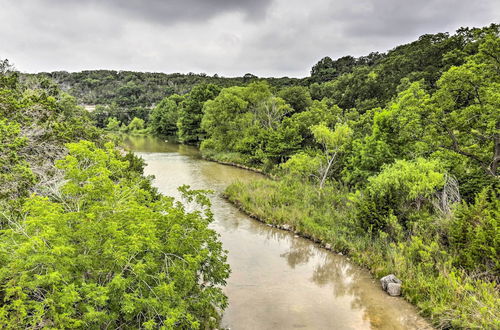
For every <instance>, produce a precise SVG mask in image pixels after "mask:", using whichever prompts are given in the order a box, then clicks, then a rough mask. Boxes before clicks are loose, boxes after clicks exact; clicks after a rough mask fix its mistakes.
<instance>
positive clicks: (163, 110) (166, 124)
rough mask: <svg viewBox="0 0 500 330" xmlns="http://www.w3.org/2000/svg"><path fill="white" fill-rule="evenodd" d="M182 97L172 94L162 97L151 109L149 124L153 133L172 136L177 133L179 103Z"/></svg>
mask: <svg viewBox="0 0 500 330" xmlns="http://www.w3.org/2000/svg"><path fill="white" fill-rule="evenodd" d="M182 100H183V97H182V96H179V95H172V96H169V97H166V98H164V99H163V100H162V101H161V102H160V103H158V105H157V106H156V107H154V109H153V110H152V111H151V115H150V123H149V126H150V127H151V129H152V130H153V132H154V133H155V134H158V135H165V136H173V135H176V134H177V122H178V120H179V104H180V103H181V102H182Z"/></svg>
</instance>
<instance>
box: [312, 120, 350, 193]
mask: <svg viewBox="0 0 500 330" xmlns="http://www.w3.org/2000/svg"><path fill="white" fill-rule="evenodd" d="M311 131H312V133H313V135H314V139H315V140H316V142H317V143H319V144H320V145H321V146H322V147H323V152H324V155H325V158H326V160H327V163H326V165H325V166H324V167H323V168H322V170H321V172H322V174H321V181H320V183H319V188H320V189H322V188H323V185H324V184H325V181H326V178H327V176H328V173H329V172H330V169H331V167H332V165H333V164H334V162H335V160H336V158H337V156H338V155H339V153H340V152H342V151H343V150H344V147H345V145H346V144H347V143H348V142H349V140H350V138H351V135H352V131H351V129H350V128H349V126H348V125H346V124H337V125H335V129H334V130H333V131H331V130H330V129H329V128H328V127H326V126H325V125H323V124H319V125H315V126H312V127H311Z"/></svg>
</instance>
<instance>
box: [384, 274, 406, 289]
mask: <svg viewBox="0 0 500 330" xmlns="http://www.w3.org/2000/svg"><path fill="white" fill-rule="evenodd" d="M380 283H381V284H382V289H383V290H384V291H387V287H388V284H389V283H397V284H399V285H400V286H401V283H402V282H401V281H400V280H399V279H398V278H397V277H396V276H395V275H394V274H390V275H387V276H384V277H382V278H381V279H380Z"/></svg>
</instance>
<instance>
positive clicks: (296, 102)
mask: <svg viewBox="0 0 500 330" xmlns="http://www.w3.org/2000/svg"><path fill="white" fill-rule="evenodd" d="M278 96H279V97H281V98H282V99H283V100H285V102H286V103H288V104H289V105H290V106H291V107H292V109H293V110H294V112H302V111H306V110H307V109H308V108H309V107H310V106H311V105H312V99H311V95H310V94H309V90H308V88H307V87H304V86H291V87H286V88H283V89H282V90H280V91H279V93H278Z"/></svg>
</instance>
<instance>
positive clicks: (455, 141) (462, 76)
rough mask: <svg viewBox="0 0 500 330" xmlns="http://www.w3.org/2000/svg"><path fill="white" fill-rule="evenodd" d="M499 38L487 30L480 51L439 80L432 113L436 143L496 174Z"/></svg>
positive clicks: (499, 116)
mask: <svg viewBox="0 0 500 330" xmlns="http://www.w3.org/2000/svg"><path fill="white" fill-rule="evenodd" d="M499 54H500V38H499V37H498V36H497V35H493V34H488V35H487V36H486V37H485V39H484V41H482V42H481V44H480V46H479V53H478V54H477V55H474V56H472V57H470V58H469V60H468V61H467V62H466V63H465V64H464V65H462V66H459V67H452V68H450V70H448V71H447V72H445V73H444V74H443V76H442V77H441V79H440V80H439V81H438V87H439V89H438V91H437V92H436V94H435V95H434V97H433V101H434V104H435V105H436V109H437V111H436V112H435V114H434V116H433V117H432V119H433V121H434V124H435V125H436V126H437V127H438V128H439V131H438V136H437V138H438V141H439V142H440V144H439V147H440V148H444V149H446V150H449V151H452V152H454V153H456V154H458V155H461V156H464V157H466V158H467V159H469V160H470V161H471V162H472V163H474V164H476V165H477V166H480V167H481V168H482V169H483V170H484V172H485V173H487V174H488V175H490V176H493V177H498V167H499V166H498V164H499V163H500V111H498V109H499V108H500V92H499V91H500V55H499Z"/></svg>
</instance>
